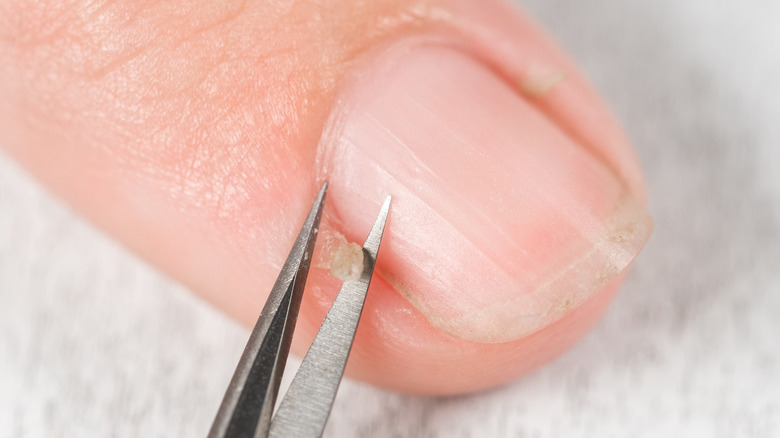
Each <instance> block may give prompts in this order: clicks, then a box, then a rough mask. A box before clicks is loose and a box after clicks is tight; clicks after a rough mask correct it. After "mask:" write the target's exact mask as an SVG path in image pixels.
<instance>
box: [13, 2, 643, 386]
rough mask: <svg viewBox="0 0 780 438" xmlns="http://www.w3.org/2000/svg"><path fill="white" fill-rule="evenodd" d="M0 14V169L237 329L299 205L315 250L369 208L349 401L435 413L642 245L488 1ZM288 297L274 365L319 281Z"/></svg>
mask: <svg viewBox="0 0 780 438" xmlns="http://www.w3.org/2000/svg"><path fill="white" fill-rule="evenodd" d="M3 7H5V8H6V9H7V11H4V13H3V14H0V17H3V18H0V20H5V21H6V22H5V23H2V22H0V29H4V30H3V31H0V32H3V33H2V34H0V35H1V36H2V41H3V43H2V46H0V59H2V61H3V62H2V65H3V67H0V68H2V70H0V75H2V76H1V78H2V84H0V93H2V94H1V95H0V96H2V97H3V99H2V103H0V123H2V127H3V132H4V134H3V136H4V138H3V143H4V144H5V146H6V147H7V148H8V150H9V151H10V152H11V153H12V154H13V155H14V156H16V157H17V158H18V159H19V160H20V161H21V162H23V163H24V164H25V165H26V166H27V167H28V168H30V169H31V171H32V172H34V173H35V174H36V175H37V176H38V177H39V178H40V179H41V180H42V181H44V182H45V183H46V184H47V185H48V186H49V187H51V188H52V189H53V190H54V191H56V192H57V193H59V194H60V195H62V196H63V197H64V198H66V199H67V200H68V201H70V202H71V203H72V204H73V205H75V206H76V208H78V209H79V210H81V211H82V212H83V213H84V214H85V215H87V216H88V217H89V218H90V219H91V220H93V221H94V222H95V223H96V224H98V225H99V226H101V227H103V228H105V229H106V230H107V231H108V232H110V233H111V234H113V235H115V236H116V237H117V238H119V239H120V240H122V241H123V242H124V243H125V244H127V245H128V246H130V247H131V248H133V249H134V250H136V251H137V252H139V253H140V254H141V255H143V256H144V257H146V258H147V259H149V260H151V261H152V262H154V263H155V264H157V265H158V266H160V267H161V268H162V269H164V270H165V271H167V272H169V273H170V274H171V275H173V276H174V277H176V278H178V279H180V280H181V281H183V282H184V283H186V284H188V285H189V286H190V287H192V288H193V289H194V290H195V291H196V292H198V293H199V294H201V295H202V296H204V297H205V298H206V299H208V300H209V301H211V302H213V303H215V304H216V305H217V306H219V307H221V308H223V309H225V310H226V311H227V312H228V313H230V314H231V315H234V316H235V317H237V318H239V319H240V320H241V321H243V322H245V323H247V324H252V323H253V322H254V320H255V318H256V317H257V314H258V312H259V309H260V308H261V307H262V302H263V301H264V299H265V297H266V295H267V291H268V290H269V289H270V286H271V284H272V283H273V280H274V278H275V276H276V273H277V272H278V269H279V267H280V262H281V261H282V260H283V259H284V256H285V254H286V252H287V251H288V250H289V247H290V245H291V242H292V239H293V237H294V234H295V232H296V231H297V229H298V227H299V226H300V220H301V218H302V217H303V216H304V215H305V211H306V209H307V208H308V206H309V204H310V201H311V199H312V196H313V193H314V191H315V190H316V187H317V185H318V182H319V181H321V180H323V179H328V180H329V181H330V183H331V186H330V189H329V194H328V204H327V207H326V217H325V218H324V219H323V221H324V223H323V234H324V235H325V236H324V237H323V242H322V243H320V251H325V252H329V251H332V250H333V248H332V247H327V245H325V243H327V241H328V240H329V238H328V236H330V237H334V236H335V237H338V236H346V237H347V238H348V239H349V240H354V241H361V240H362V237H363V236H364V235H365V233H366V232H367V230H368V227H369V225H370V223H371V221H372V220H373V217H374V216H375V214H376V212H377V211H378V204H379V202H381V200H382V199H384V196H383V195H384V194H387V193H390V194H393V195H394V204H393V207H392V211H391V216H390V219H389V222H388V227H387V233H386V237H385V241H384V243H383V248H382V251H381V253H380V259H379V263H378V266H377V271H376V272H377V278H376V279H375V282H374V283H373V286H372V290H371V292H370V294H369V298H368V301H367V305H366V316H365V317H364V319H363V322H362V323H361V328H360V330H359V333H358V337H357V339H356V343H355V347H354V350H353V355H354V356H353V359H352V360H351V365H350V369H349V371H350V373H351V374H353V375H355V376H358V377H360V378H362V379H365V380H367V381H371V382H373V383H376V384H380V385H383V386H388V387H392V388H397V389H403V390H407V391H414V392H427V393H451V392H460V391H467V390H474V389H478V388H483V387H486V386H490V385H495V384H498V383H500V382H503V381H506V380H508V379H511V378H513V377H515V376H517V375H518V374H520V373H522V372H525V371H528V370H529V369H532V368H533V367H534V366H537V365H538V364H539V363H542V362H544V361H546V360H549V359H550V358H552V357H554V356H555V355H556V354H558V353H560V352H561V351H562V350H563V349H565V348H566V347H567V346H569V345H570V344H571V343H572V342H574V340H576V339H577V338H578V337H579V336H581V335H582V334H583V333H584V331H585V330H586V329H587V327H588V326H589V325H590V324H592V322H593V321H594V320H595V319H596V318H597V317H598V315H599V314H600V312H601V311H602V310H603V309H604V307H605V306H606V304H607V303H608V301H609V299H610V297H611V296H612V294H613V293H614V291H615V289H616V287H617V283H618V282H619V275H620V273H621V272H623V271H624V270H625V268H626V267H627V266H628V264H629V263H630V262H631V260H632V259H633V257H634V256H635V255H636V254H637V252H638V251H639V249H640V248H641V246H642V245H643V244H644V242H645V240H646V239H647V236H648V235H649V232H650V222H649V219H648V218H647V215H646V213H645V212H644V209H643V207H642V203H643V199H644V194H643V188H642V183H641V175H640V174H639V171H638V167H637V165H636V163H635V160H634V159H633V155H632V153H631V151H630V148H629V147H628V146H627V144H626V143H625V141H624V139H623V138H622V137H621V135H620V134H619V130H618V129H617V128H616V127H615V125H614V123H613V122H612V121H611V119H610V117H609V115H608V114H607V112H606V111H605V110H604V109H603V108H602V107H601V105H600V104H599V102H598V101H597V99H596V98H595V97H594V94H593V93H592V92H591V91H590V90H589V89H588V87H587V86H586V85H585V84H584V82H583V81H582V80H581V79H580V78H579V76H578V74H577V73H576V71H575V70H574V69H573V68H572V67H571V66H570V65H569V64H568V63H567V62H566V61H565V59H564V58H563V57H562V56H561V54H560V53H559V52H558V51H557V50H556V49H555V48H554V47H553V46H552V45H551V44H550V43H549V42H548V41H547V40H546V39H545V38H544V37H543V36H542V35H541V34H540V33H539V32H538V31H536V30H535V29H534V28H533V27H532V26H531V25H529V24H528V22H527V21H525V20H523V19H522V18H521V17H519V16H518V15H517V14H516V13H515V12H513V11H511V10H509V9H508V8H507V7H506V6H504V5H502V4H500V3H493V2H489V3H487V4H485V3H484V2H476V1H458V2H435V1H411V0H409V1H402V2H388V3H383V2H365V3H358V4H357V5H355V4H353V3H352V2H338V1H328V2H324V3H316V4H310V3H305V4H304V3H303V2H294V3H292V4H279V3H276V2H274V3H266V2H263V3H260V4H244V3H235V4H232V3H229V4H225V5H220V6H219V7H218V8H217V7H216V6H213V5H211V4H210V3H208V2H202V3H199V4H192V5H190V6H189V8H187V9H183V8H182V6H181V5H179V4H174V3H166V2H159V3H155V4H142V5H136V4H133V5H128V4H125V3H120V2H116V3H114V2H106V3H104V4H100V5H94V4H86V3H85V4H79V3H77V4H69V5H58V4H53V3H50V2H37V3H33V4H29V3H24V4H22V2H18V3H17V2H15V3H5V4H4V6H3ZM330 240H333V239H330ZM321 258H322V259H327V258H328V257H327V254H326V255H321ZM309 288H310V289H309V291H310V292H307V294H306V298H305V300H304V307H303V308H302V310H301V316H300V323H299V326H300V329H299V330H298V331H297V333H298V334H299V336H297V339H296V342H295V348H296V349H297V350H298V351H301V349H302V348H303V347H304V346H305V344H306V343H307V342H308V341H310V339H311V337H312V336H313V333H314V332H315V331H316V328H317V326H318V323H319V321H321V319H322V316H324V311H325V309H327V307H328V305H329V303H330V302H331V301H332V298H333V296H334V294H335V292H336V291H337V290H338V281H337V280H336V279H334V278H333V277H331V276H329V275H328V272H327V267H324V268H320V269H314V270H313V272H312V274H311V277H310V280H309Z"/></svg>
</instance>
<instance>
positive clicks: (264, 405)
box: [208, 182, 390, 438]
mask: <svg viewBox="0 0 780 438" xmlns="http://www.w3.org/2000/svg"><path fill="white" fill-rule="evenodd" d="M327 188H328V183H327V182H325V183H323V185H322V188H321V189H320V191H319V193H318V194H317V197H316V198H315V200H314V204H313V205H312V207H311V210H310V211H309V214H308V216H307V217H306V220H305V222H304V223H303V227H302V228H301V231H300V232H299V233H298V237H297V238H296V239H295V244H294V245H293V247H292V250H290V254H289V255H288V256H287V260H286V261H285V262H284V265H283V266H282V270H281V272H280V273H279V277H278V278H277V279H276V282H275V283H274V286H273V288H272V289H271V293H270V295H269V296H268V300H267V301H266V303H265V305H264V306H263V310H262V312H261V313H260V317H259V318H258V320H257V324H256V325H255V327H254V329H253V330H252V333H251V334H250V335H249V341H248V342H247V344H246V347H245V349H244V352H243V354H242V355H241V359H239V361H238V366H237V367H236V371H235V373H234V374H233V378H232V379H231V381H230V384H229V385H228V388H227V391H226V392H225V396H224V398H223V399H222V404H221V405H220V407H219V410H218V411H217V415H216V417H215V419H214V423H213V424H212V426H211V430H210V431H209V435H208V437H209V438H227V437H229V438H237V437H251V438H263V437H319V436H321V435H322V433H323V431H324V430H325V423H326V422H327V421H328V416H329V415H330V411H331V407H332V406H333V400H334V399H335V397H336V391H338V387H339V384H340V383H341V378H342V376H343V374H344V367H345V366H346V364H347V358H348V357H349V352H350V350H351V348H352V342H353V340H354V338H355V331H356V330H357V326H358V322H359V321H360V314H361V313H362V311H363V303H364V302H365V299H366V293H367V292H368V286H369V284H370V283H371V276H372V275H373V272H374V265H375V263H376V257H377V253H378V252H379V244H380V243H381V241H382V233H383V232H384V228H385V223H386V222H387V213H388V211H389V209H390V196H388V197H387V199H386V200H385V202H384V204H383V205H382V209H381V210H380V213H379V217H378V218H377V219H376V222H375V223H374V226H373V227H372V228H371V231H370V232H369V233H368V237H367V238H366V241H365V243H364V244H363V271H362V273H361V275H360V278H358V279H357V280H350V281H345V282H344V284H343V285H342V287H341V290H340V291H339V294H338V296H337V297H336V300H335V301H334V302H333V305H332V307H331V308H330V310H329V311H328V314H327V316H326V317H325V320H324V321H323V323H322V326H321V327H320V330H319V331H318V332H317V335H316V336H315V338H314V341H313V342H312V344H311V347H310V348H309V351H308V353H306V356H305V357H304V358H303V362H302V363H301V366H300V368H299V369H298V372H297V373H296V374H295V377H294V378H293V381H292V383H291V384H290V388H289V389H288V391H287V393H286V394H285V396H284V398H283V399H282V401H281V403H280V404H279V408H278V409H277V411H276V413H275V414H274V412H273V411H274V405H275V403H276V398H277V395H278V392H279V384H280V383H281V379H282V374H283V372H284V366H285V363H286V362H287V357H288V355H289V352H290V342H291V341H292V336H293V330H294V329H295V321H296V320H297V318H298V310H299V308H300V305H301V298H302V296H303V290H304V287H305V285H306V277H307V275H308V273H309V266H310V265H311V259H312V252H313V249H314V243H315V241H316V240H317V232H318V231H319V223H320V218H321V217H322V208H323V206H324V204H325V192H326V191H327Z"/></svg>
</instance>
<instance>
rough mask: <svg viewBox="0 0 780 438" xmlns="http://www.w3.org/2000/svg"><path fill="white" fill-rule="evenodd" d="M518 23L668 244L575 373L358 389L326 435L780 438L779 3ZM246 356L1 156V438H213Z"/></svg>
mask: <svg viewBox="0 0 780 438" xmlns="http://www.w3.org/2000/svg"><path fill="white" fill-rule="evenodd" d="M522 3H523V5H524V7H525V8H526V10H527V11H528V12H529V13H530V14H531V15H532V16H534V17H535V18H537V19H538V20H539V21H540V22H541V23H542V24H543V25H544V26H545V27H547V28H548V29H549V31H550V33H551V34H552V35H553V36H554V37H555V38H557V39H558V40H559V41H560V43H561V44H562V45H563V46H564V47H565V48H567V50H568V51H569V52H570V53H571V54H572V56H573V57H574V58H575V59H576V60H577V61H578V62H579V63H580V65H581V66H582V68H583V70H584V71H585V72H586V74H587V75H588V76H589V77H590V78H591V79H592V81H593V82H594V83H595V84H596V86H597V87H598V88H599V89H600V90H601V91H602V92H603V94H604V96H605V99H606V100H607V101H608V102H609V104H610V105H611V106H612V108H613V109H614V111H615V113H616V114H617V115H618V117H619V118H620V119H621V120H622V121H623V124H624V125H625V127H626V130H627V132H628V134H629V135H630V136H631V137H632V139H633V140H634V142H635V144H636V146H637V148H638V151H639V155H640V157H641V159H642V161H643V163H644V166H645V169H646V172H647V177H648V180H649V185H650V194H651V198H652V199H651V212H652V214H653V216H654V218H655V221H656V231H655V234H654V236H653V238H652V239H651V241H650V243H649V245H648V247H647V248H646V250H645V251H644V252H643V254H642V255H641V256H640V258H639V259H638V261H637V263H636V265H635V268H634V270H633V272H632V273H631V275H630V277H629V279H628V281H627V283H626V285H625V287H624V289H623V291H622V293H621V294H620V295H619V296H618V298H617V300H616V301H615V303H614V305H613V306H612V307H611V308H610V310H609V312H608V314H607V315H606V317H605V318H604V320H603V321H601V323H600V324H599V325H598V326H597V327H596V329H595V330H594V331H593V332H591V333H590V334H589V335H588V336H587V337H586V338H585V339H584V340H583V341H582V342H581V343H580V344H579V345H577V346H576V347H575V348H574V349H573V350H571V351H570V352H568V353H567V354H565V355H564V356H563V357H561V358H560V359H559V360H557V361H555V362H554V363H552V364H550V365H548V366H546V367H544V368H543V369H541V370H539V371H537V372H535V373H533V374H531V375H529V376H528V377H526V378H524V379H522V380H519V381H517V382H515V383H512V384H510V385H508V386H505V387H503V388H500V389H497V390H493V391H489V392H486V393H481V394H476V395H469V396H463V397H455V398H446V399H426V398H419V397H411V396H405V395H400V394H394V393H388V392H385V391H381V390H377V389H374V388H371V387H369V386H366V385H364V384H360V383H355V382H351V381H347V382H345V383H344V385H343V386H342V390H341V392H340V393H339V398H338V401H337V404H336V406H335V409H334V412H333V415H332V419H331V422H330V424H329V428H328V431H327V433H326V435H327V436H329V437H343V436H372V437H406V436H411V437H417V436H419V437H488V436H497V437H502V436H509V437H540V438H541V437H626V436H631V437H670V436H685V437H770V436H780V340H778V333H779V332H780V25H778V23H780V2H776V1H773V0H764V1H762V0H750V1H736V0H732V1H726V0H724V1H712V0H688V1H675V0H655V1H652V2H648V1H644V0H627V1H619V2H618V1H611V0H592V1H588V2H582V1H575V0H569V1H564V0H552V1H551V0H526V1H524V2H522ZM247 334H248V331H247V330H246V329H244V328H242V327H239V326H238V325H237V324H235V323H234V322H232V321H230V320H229V319H227V318H226V317H224V316H223V315H222V314H220V313H219V312H218V311H215V310H213V309H212V308H210V307H208V306H207V305H205V304H204V303H202V302H201V301H199V300H198V299H197V298H195V297H193V296H192V295H191V294H190V293H188V292H187V291H186V290H184V289H183V288H182V287H180V286H177V285H176V284H173V283H172V282H171V281H169V280H168V279H166V278H164V277H163V276H162V275H160V274H159V273H157V272H156V271H154V270H153V269H151V268H150V267H149V266H146V265H145V264H144V263H142V262H140V261H138V260H137V259H135V258H134V257H133V256H132V255H130V254H128V253H127V252H126V251H125V250H124V249H122V248H120V247H118V245H116V244H115V243H113V242H112V241H110V240H109V239H107V238H106V237H104V236H103V235H101V234H100V233H99V232H97V231H95V230H94V229H93V228H92V227H90V226H89V225H88V224H85V223H84V222H83V221H82V220H81V219H79V218H78V217H76V216H74V214H73V213H72V212H71V211H69V210H68V208H67V207H65V206H63V205H62V204H61V203H60V202H59V201H57V200H55V199H53V198H52V197H51V196H50V195H48V194H47V193H45V192H44V191H43V190H42V189H41V188H39V187H38V186H37V185H36V183H34V182H33V181H32V180H31V179H30V178H29V177H28V176H26V175H25V174H24V173H23V172H22V171H21V170H19V169H18V168H17V166H16V165H15V164H14V163H12V162H10V161H9V160H8V159H7V158H6V157H4V156H0V437H18V436H24V437H58V436H68V437H70V436H89V437H91V436H100V437H104V436H118V437H131V436H143V437H171V436H187V437H189V436H193V437H195V436H204V435H205V433H206V431H207V429H208V427H209V425H210V422H211V419H212V416H213V415H214V413H215V411H216V407H217V405H218V403H219V402H220V400H221V397H222V393H223V390H224V388H225V385H226V383H227V381H228V379H229V376H230V374H231V372H232V368H233V366H234V365H235V363H236V361H237V359H238V356H239V354H240V351H241V349H242V348H243V344H244V342H245V340H246V336H247Z"/></svg>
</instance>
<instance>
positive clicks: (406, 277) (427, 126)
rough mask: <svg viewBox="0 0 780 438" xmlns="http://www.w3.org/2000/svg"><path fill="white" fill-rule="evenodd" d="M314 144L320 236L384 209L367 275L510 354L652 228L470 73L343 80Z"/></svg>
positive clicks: (521, 102)
mask: <svg viewBox="0 0 780 438" xmlns="http://www.w3.org/2000/svg"><path fill="white" fill-rule="evenodd" d="M336 106H337V108H336V109H335V110H334V113H333V114H332V116H331V120H330V122H329V126H328V129H327V131H326V134H325V135H324V137H323V140H322V141H321V144H320V147H319V152H318V157H317V164H318V169H319V170H320V172H322V174H323V175H321V178H320V179H328V180H329V181H330V188H329V194H328V196H329V198H330V201H331V203H332V205H333V206H335V208H334V210H335V216H336V222H340V225H339V227H341V228H342V230H341V231H342V232H343V233H344V234H346V235H347V236H348V237H350V238H352V239H357V238H359V237H358V236H360V235H361V234H360V233H365V232H366V230H367V229H368V228H369V227H370V224H371V223H372V221H373V216H372V215H373V214H374V213H375V210H376V209H377V208H378V205H379V203H380V202H381V201H382V200H383V199H384V197H385V195H386V194H392V195H393V213H392V215H391V218H390V220H389V222H388V226H387V232H386V235H385V239H384V241H383V248H382V253H381V254H380V257H379V263H378V266H377V272H378V274H379V275H381V276H383V277H384V278H385V280H387V281H388V282H389V283H390V284H391V285H393V286H394V287H395V288H396V290H397V291H398V292H399V293H401V294H402V295H403V296H404V297H406V298H407V299H408V300H409V301H410V302H411V303H412V304H413V305H414V306H415V307H416V308H417V309H418V310H419V311H420V312H421V313H422V314H423V315H425V317H426V318H427V319H428V320H429V321H430V322H431V323H432V324H433V325H434V326H435V327H437V328H439V329H440V330H442V331H444V332H446V333H448V334H450V335H452V336H455V337H458V338H462V339H466V340H470V341H475V342H506V341H511V340H515V339H519V338H521V337H523V336H526V335H528V334H530V333H533V332H535V331H537V330H539V329H541V328H543V327H545V326H546V325H548V324H550V323H552V322H554V321H556V320H558V319H560V318H561V317H562V316H564V315H565V314H566V313H567V312H568V311H570V310H572V309H573V308H575V307H577V306H578V305H580V304H581V303H583V302H584V301H585V300H587V299H588V298H590V297H591V296H593V294H595V293H596V292H598V291H599V290H601V289H602V288H603V287H604V286H605V285H606V284H607V283H608V282H609V281H610V280H611V279H613V278H615V277H616V276H617V275H618V274H619V273H620V272H621V271H623V270H624V269H625V268H626V267H627V266H628V265H629V264H630V263H631V261H632V260H633V259H634V257H635V256H636V255H637V253H638V252H639V251H640V249H641V248H642V246H643V245H644V244H645V242H646V241H647V239H648V237H649V235H650V232H651V229H652V222H651V220H650V218H649V216H648V214H647V213H646V211H645V209H644V208H643V207H642V206H641V205H640V203H638V202H637V201H636V200H635V199H633V198H632V196H631V194H630V193H629V191H628V189H627V188H626V185H625V184H624V183H623V182H622V181H621V180H620V179H619V178H618V177H617V176H616V174H617V173H616V172H614V171H613V170H611V169H610V168H608V167H607V166H606V165H605V164H604V163H603V162H602V161H601V160H599V159H598V158H597V157H595V156H594V155H592V154H591V153H589V152H588V150H587V149H586V148H584V147H582V146H581V145H579V144H577V143H576V142H575V141H574V140H572V139H571V138H569V137H568V136H567V135H566V134H565V133H564V132H563V130H561V129H560V128H559V127H558V126H556V125H555V123H553V122H552V121H550V120H549V119H547V118H546V117H545V116H544V115H542V114H541V113H540V112H539V111H537V110H536V109H535V108H534V107H533V106H532V105H531V104H530V103H529V101H527V100H526V99H524V98H523V97H522V96H521V95H520V94H519V93H518V91H517V87H511V86H510V85H508V84H507V83H506V82H505V81H504V80H503V79H502V78H500V77H499V76H497V74H495V73H494V72H493V71H491V70H490V69H489V68H488V67H486V66H485V65H483V64H482V63H480V62H479V61H478V60H477V59H475V58H473V57H471V56H469V55H468V54H465V53H462V52H460V51H458V50H455V49H450V48H446V47H439V46H426V47H416V48H414V49H404V50H400V49H399V50H395V51H392V50H391V51H390V53H388V54H385V55H383V56H382V57H381V59H377V60H375V62H372V63H370V64H368V65H366V66H364V68H362V69H361V71H360V74H356V75H355V76H354V77H351V78H348V79H347V83H346V84H345V85H344V88H343V90H342V91H341V94H340V96H339V99H338V102H337V104H336Z"/></svg>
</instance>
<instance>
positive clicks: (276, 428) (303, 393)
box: [269, 196, 390, 437]
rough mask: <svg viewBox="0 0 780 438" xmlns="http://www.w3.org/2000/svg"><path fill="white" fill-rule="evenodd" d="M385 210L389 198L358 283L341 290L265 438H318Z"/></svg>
mask: <svg viewBox="0 0 780 438" xmlns="http://www.w3.org/2000/svg"><path fill="white" fill-rule="evenodd" d="M389 208H390V197H389V196H388V197H387V200H385V203H384V205H383V206H382V210H381V212H380V213H379V217H378V218H377V220H376V222H375V223H374V226H373V228H372V229H371V232H370V233H369V234H368V238H366V242H365V243H364V244H363V272H362V274H361V276H360V278H359V279H358V280H355V281H346V282H344V285H343V286H342V287H341V290H340V291H339V294H338V296H337V297H336V300H335V301H334V302H333V306H332V307H331V308H330V311H328V315H327V316H326V317H325V321H324V322H323V323H322V327H320V330H319V331H318V332H317V336H316V337H315V338H314V342H312V344H311V347H310V348H309V351H308V353H306V356H305V357H304V358H303V363H302V364H301V367H300V368H299V369H298V373H297V374H296V375H295V377H294V379H293V381H292V384H291V385H290V389H289V390H288V391H287V394H285V396H284V399H282V402H281V404H280V406H279V410H278V411H277V413H276V415H275V416H274V419H273V421H272V423H271V430H270V434H269V436H270V437H319V436H321V435H322V432H323V431H324V430H325V423H327V421H328V416H329V415H330V410H331V407H332V406H333V400H334V398H335V397H336V391H338V388H339V384H340V383H341V377H342V375H343V374H344V367H345V366H346V364H347V358H348V357H349V352H350V350H351V348H352V342H353V340H354V338H355V331H356V330H357V326H358V322H359V321H360V314H361V313H362V311H363V304H364V303H365V299H366V292H367V291H368V286H369V284H370V283H371V276H372V274H373V273H374V265H375V263H376V256H377V253H378V252H379V244H380V242H381V241H382V233H383V231H384V228H385V223H386V222H387V213H388V210H389Z"/></svg>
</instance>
